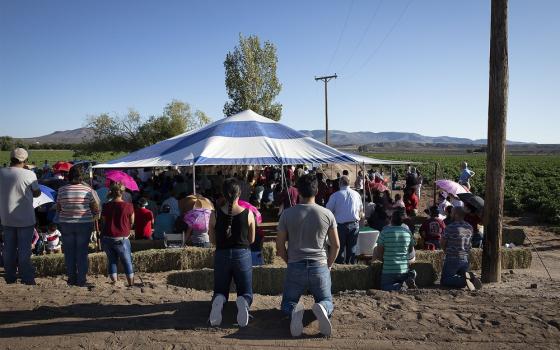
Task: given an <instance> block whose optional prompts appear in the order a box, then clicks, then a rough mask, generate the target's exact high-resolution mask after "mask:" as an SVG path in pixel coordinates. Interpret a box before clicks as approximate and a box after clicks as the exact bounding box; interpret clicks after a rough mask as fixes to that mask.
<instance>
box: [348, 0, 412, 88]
mask: <svg viewBox="0 0 560 350" xmlns="http://www.w3.org/2000/svg"><path fill="white" fill-rule="evenodd" d="M412 2H414V0H409V1H408V3H407V4H406V6H405V7H404V9H403V10H402V12H401V14H400V15H399V17H398V18H397V20H396V21H395V23H393V26H392V27H391V29H389V31H388V32H387V33H386V34H385V36H384V37H383V39H382V40H381V42H379V44H378V45H377V46H376V47H375V49H374V50H373V51H372V53H371V54H370V55H369V56H368V57H367V59H366V60H365V61H364V63H362V65H361V66H360V68H358V70H357V71H355V72H354V73H353V74H351V75H350V76H349V77H348V78H352V77H353V76H355V75H356V74H358V73H359V72H360V71H361V70H362V69H364V68H365V67H366V66H367V65H368V64H369V62H370V61H371V60H372V59H373V57H375V55H376V54H377V52H379V49H381V47H382V46H383V44H384V43H385V41H387V39H388V38H389V36H391V33H393V31H394V30H395V28H397V25H398V24H399V23H400V22H401V20H402V19H403V17H404V15H405V14H406V11H407V10H408V8H409V7H410V5H411V4H412Z"/></svg>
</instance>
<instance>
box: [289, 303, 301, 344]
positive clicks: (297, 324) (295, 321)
mask: <svg viewBox="0 0 560 350" xmlns="http://www.w3.org/2000/svg"><path fill="white" fill-rule="evenodd" d="M303 311H304V309H303V304H302V303H298V304H297V305H296V306H295V307H294V309H293V310H292V317H291V321H290V333H292V337H299V336H300V335H301V333H303Z"/></svg>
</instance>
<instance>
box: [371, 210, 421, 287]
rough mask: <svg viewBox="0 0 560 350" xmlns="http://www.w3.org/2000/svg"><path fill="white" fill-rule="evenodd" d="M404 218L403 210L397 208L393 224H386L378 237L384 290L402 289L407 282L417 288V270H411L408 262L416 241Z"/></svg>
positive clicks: (377, 252)
mask: <svg viewBox="0 0 560 350" xmlns="http://www.w3.org/2000/svg"><path fill="white" fill-rule="evenodd" d="M404 218H405V214H404V212H403V210H395V212H394V213H393V216H392V218H391V225H389V226H385V228H384V229H383V231H381V233H380V235H379V238H378V239H377V247H376V255H377V256H378V257H382V260H383V270H382V271H381V289H382V290H386V291H392V290H402V289H404V286H403V284H404V283H405V282H406V285H407V286H408V287H409V288H416V283H415V281H414V279H415V277H416V272H415V271H414V270H410V271H409V262H408V261H409V253H411V252H412V251H413V249H414V246H415V245H416V241H415V240H414V237H413V235H412V233H411V232H410V230H409V229H408V228H407V227H406V225H403V220H404Z"/></svg>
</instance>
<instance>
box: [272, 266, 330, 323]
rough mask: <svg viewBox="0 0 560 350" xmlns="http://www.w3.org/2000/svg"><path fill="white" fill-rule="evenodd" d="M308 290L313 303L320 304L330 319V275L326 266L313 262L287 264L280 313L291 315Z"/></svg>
mask: <svg viewBox="0 0 560 350" xmlns="http://www.w3.org/2000/svg"><path fill="white" fill-rule="evenodd" d="M308 290H309V292H310V293H311V294H312V295H313V299H315V302H316V303H318V304H321V305H322V306H323V307H324V308H325V310H326V311H327V315H328V316H329V317H330V315H331V314H332V313H333V310H334V305H333V299H332V294H331V273H330V271H329V268H328V267H327V265H326V264H325V263H320V262H318V261H313V260H301V261H298V262H292V263H288V269H287V270H286V279H285V280H284V293H283V294H282V306H281V307H282V311H283V312H284V313H285V314H287V315H291V314H292V310H293V309H294V307H295V306H296V305H297V303H298V302H299V299H300V297H301V296H302V295H303V294H304V293H305V292H306V291H308Z"/></svg>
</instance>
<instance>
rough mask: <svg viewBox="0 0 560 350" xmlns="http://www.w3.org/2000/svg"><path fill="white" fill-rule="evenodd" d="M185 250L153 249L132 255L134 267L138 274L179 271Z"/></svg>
mask: <svg viewBox="0 0 560 350" xmlns="http://www.w3.org/2000/svg"><path fill="white" fill-rule="evenodd" d="M182 251H183V249H181V248H177V249H152V250H144V251H141V252H136V253H133V254H132V265H133V266H134V270H135V271H137V272H163V271H171V270H179V269H180V268H181V255H182Z"/></svg>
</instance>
